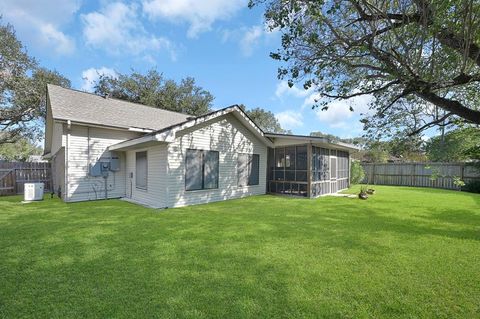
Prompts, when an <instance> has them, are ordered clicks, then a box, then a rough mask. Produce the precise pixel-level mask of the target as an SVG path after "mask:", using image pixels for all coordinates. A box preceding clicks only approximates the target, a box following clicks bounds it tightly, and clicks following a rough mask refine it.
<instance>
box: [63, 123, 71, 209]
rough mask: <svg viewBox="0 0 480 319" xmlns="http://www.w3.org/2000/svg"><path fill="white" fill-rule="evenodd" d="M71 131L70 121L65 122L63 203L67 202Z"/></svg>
mask: <svg viewBox="0 0 480 319" xmlns="http://www.w3.org/2000/svg"><path fill="white" fill-rule="evenodd" d="M71 129H72V122H71V121H70V120H68V121H67V140H66V141H65V190H64V196H65V201H66V202H68V197H69V195H68V175H69V172H68V163H69V160H70V131H71Z"/></svg>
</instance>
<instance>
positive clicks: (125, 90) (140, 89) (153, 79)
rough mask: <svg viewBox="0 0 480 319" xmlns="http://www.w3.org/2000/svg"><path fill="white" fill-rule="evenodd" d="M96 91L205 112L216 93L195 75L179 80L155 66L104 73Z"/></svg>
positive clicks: (192, 112) (178, 109)
mask: <svg viewBox="0 0 480 319" xmlns="http://www.w3.org/2000/svg"><path fill="white" fill-rule="evenodd" d="M94 88H95V93H96V94H100V95H105V94H109V95H110V96H112V97H114V98H118V99H122V100H126V101H130V102H135V103H140V104H145V105H150V106H153V107H157V108H161V109H165V110H170V111H175V112H180V113H185V114H190V115H195V116H198V115H202V114H205V113H208V112H209V111H210V110H211V108H212V102H213V100H214V97H213V95H212V94H211V93H210V92H208V91H207V90H205V89H203V88H202V87H200V86H198V85H196V83H195V79H194V78H192V77H187V78H185V79H182V80H181V81H180V82H179V83H177V82H175V81H174V80H170V79H165V78H164V76H163V74H162V73H159V72H158V71H157V70H155V69H151V70H149V71H148V72H147V73H145V74H142V73H139V72H136V71H132V72H131V73H130V74H122V73H119V74H117V75H116V76H112V75H100V77H99V79H98V81H97V82H96V83H95V86H94Z"/></svg>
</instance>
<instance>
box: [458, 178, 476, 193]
mask: <svg viewBox="0 0 480 319" xmlns="http://www.w3.org/2000/svg"><path fill="white" fill-rule="evenodd" d="M462 191H464V192H469V193H477V194H480V181H468V182H466V183H465V185H464V186H463V187H462Z"/></svg>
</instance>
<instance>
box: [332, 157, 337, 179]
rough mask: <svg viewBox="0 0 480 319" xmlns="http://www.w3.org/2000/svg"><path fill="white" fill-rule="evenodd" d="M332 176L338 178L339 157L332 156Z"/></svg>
mask: <svg viewBox="0 0 480 319" xmlns="http://www.w3.org/2000/svg"><path fill="white" fill-rule="evenodd" d="M330 178H337V158H336V157H331V158H330Z"/></svg>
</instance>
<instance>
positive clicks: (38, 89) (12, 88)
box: [0, 20, 70, 144]
mask: <svg viewBox="0 0 480 319" xmlns="http://www.w3.org/2000/svg"><path fill="white" fill-rule="evenodd" d="M0 43H1V45H0V75H1V76H0V133H1V134H0V144H3V143H14V142H16V141H17V140H18V139H19V138H21V137H28V138H31V139H33V138H35V137H36V134H37V133H39V132H41V131H42V128H43V125H41V121H42V119H43V116H44V114H45V104H46V100H45V99H46V91H45V90H46V84H47V83H53V84H59V85H62V86H66V87H70V81H69V80H68V79H66V78H65V77H63V76H62V75H60V74H59V73H58V72H56V71H49V70H47V69H44V68H40V67H39V66H38V63H37V62H36V61H35V59H34V58H32V57H30V56H29V55H28V54H27V52H26V49H25V47H24V46H23V45H22V43H21V42H20V41H19V40H18V39H17V38H16V35H15V30H14V29H13V27H12V26H11V25H9V24H7V25H3V24H1V20H0ZM39 120H40V121H39Z"/></svg>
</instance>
